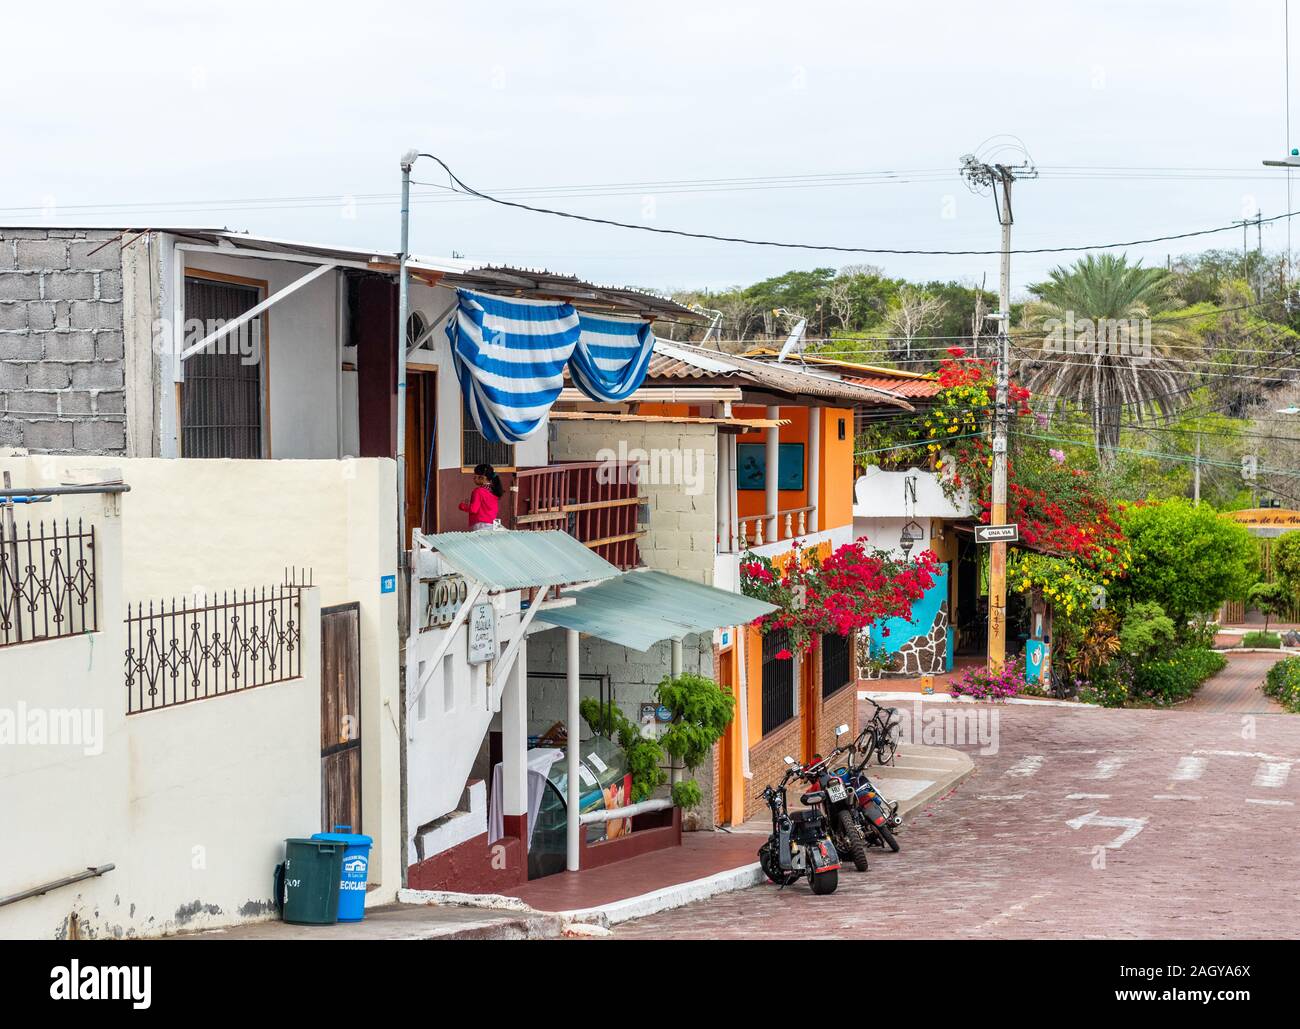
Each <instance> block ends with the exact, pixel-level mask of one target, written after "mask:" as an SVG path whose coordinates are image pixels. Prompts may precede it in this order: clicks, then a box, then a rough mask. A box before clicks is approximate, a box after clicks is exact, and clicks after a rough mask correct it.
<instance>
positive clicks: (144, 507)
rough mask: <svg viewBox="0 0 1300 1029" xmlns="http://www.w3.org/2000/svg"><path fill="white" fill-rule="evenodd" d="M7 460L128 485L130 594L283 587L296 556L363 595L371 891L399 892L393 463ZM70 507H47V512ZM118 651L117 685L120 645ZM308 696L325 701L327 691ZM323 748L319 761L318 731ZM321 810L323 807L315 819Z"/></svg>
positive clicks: (49, 476) (44, 472)
mask: <svg viewBox="0 0 1300 1029" xmlns="http://www.w3.org/2000/svg"><path fill="white" fill-rule="evenodd" d="M5 469H8V470H9V471H10V472H11V474H12V476H13V481H14V484H15V485H18V486H22V485H32V486H39V485H51V484H56V483H60V482H68V481H88V480H93V479H98V478H103V477H106V476H112V477H119V476H120V477H121V478H122V479H123V480H124V481H125V482H126V483H127V484H128V485H130V487H131V491H130V492H129V493H127V494H124V495H123V496H122V499H121V512H122V553H123V560H122V566H121V572H120V577H121V583H122V592H123V596H124V597H125V599H126V600H129V601H132V602H137V601H140V600H146V601H147V600H149V599H158V600H161V599H163V598H168V599H170V598H171V597H174V596H179V595H183V594H194V593H195V591H201V592H202V593H203V594H206V595H208V596H211V595H212V594H213V593H215V592H220V591H221V590H223V589H234V588H242V587H251V586H261V585H274V584H277V583H279V582H280V581H281V580H282V577H283V575H284V570H285V569H286V568H287V567H295V566H296V567H307V568H310V569H311V570H312V575H313V580H314V582H315V584H316V586H317V587H319V592H320V603H321V604H322V605H325V606H328V605H333V604H342V603H349V602H352V601H356V602H358V603H359V605H360V626H361V694H362V698H361V704H362V711H361V735H362V811H363V816H364V825H363V827H362V830H361V831H363V832H366V833H368V834H369V835H371V836H373V837H374V838H375V843H376V847H375V850H374V852H373V853H372V861H371V882H372V883H377V884H379V888H378V889H376V890H373V891H372V892H371V893H370V894H369V895H368V897H367V900H368V901H369V902H371V903H379V902H382V901H384V900H387V899H391V898H392V897H394V896H395V895H396V890H397V889H398V887H399V885H400V881H401V869H402V864H401V847H400V739H399V734H398V732H397V728H396V726H397V718H398V712H399V700H398V653H397V613H398V612H397V594H396V593H395V592H394V593H383V592H381V578H382V577H383V576H385V575H393V574H395V573H396V571H397V545H396V530H395V526H396V518H397V515H396V483H395V465H394V462H392V461H391V460H388V459H365V460H347V461H225V460H220V461H206V460H205V461H175V460H169V459H165V458H156V459H137V460H130V459H126V460H123V459H119V458H97V457H83V456H67V457H8V458H6V457H0V470H5ZM71 503H72V501H70V500H63V501H58V502H56V503H53V504H50V505H43V507H42V513H44V514H45V515H46V516H47V517H48V516H50V515H53V514H57V513H59V512H60V511H61V510H63V509H64V508H65V507H66V506H67V505H69V504H71ZM16 649H23V648H6V650H5V651H4V652H3V653H0V681H2V680H3V679H5V678H6V676H5V674H4V668H5V664H6V663H7V661H8V658H9V655H11V654H12V653H14V651H15V650H16ZM114 660H115V661H116V662H117V664H116V674H117V676H118V681H119V686H118V688H119V689H121V685H120V678H121V660H122V659H121V649H120V648H118V649H117V651H116V654H115V657H114ZM312 693H313V697H314V703H315V704H316V705H317V708H319V690H318V688H316V687H313V688H312ZM133 717H135V716H133ZM316 717H317V718H319V711H317V715H316ZM226 742H227V743H237V742H238V737H237V736H232V737H231V738H229V739H227V741H226ZM315 746H316V748H317V755H318V758H319V736H318V737H317V741H316V744H315ZM317 766H318V768H317V776H318V777H319V760H318V762H317ZM319 817H320V816H319V810H317V813H316V814H315V816H314V817H313V819H312V822H311V823H309V825H314V824H315V822H316V821H318V820H319ZM294 831H299V830H294ZM285 835H288V833H287V832H286V833H285ZM110 860H111V859H110Z"/></svg>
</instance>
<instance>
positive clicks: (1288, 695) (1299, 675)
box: [1264, 657, 1300, 714]
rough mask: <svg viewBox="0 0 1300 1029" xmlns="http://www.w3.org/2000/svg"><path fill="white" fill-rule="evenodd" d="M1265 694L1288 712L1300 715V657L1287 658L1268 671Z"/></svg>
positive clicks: (1265, 679) (1265, 678)
mask: <svg viewBox="0 0 1300 1029" xmlns="http://www.w3.org/2000/svg"><path fill="white" fill-rule="evenodd" d="M1264 692H1265V693H1267V694H1268V695H1269V696H1270V697H1272V698H1273V699H1274V700H1276V701H1277V702H1278V703H1279V704H1281V705H1282V706H1283V707H1284V708H1286V709H1287V710H1288V711H1294V712H1296V713H1297V714H1300V657H1286V658H1283V659H1282V660H1281V661H1279V662H1278V663H1277V664H1275V665H1274V666H1273V667H1272V668H1270V669H1269V670H1268V675H1266V676H1265V677H1264Z"/></svg>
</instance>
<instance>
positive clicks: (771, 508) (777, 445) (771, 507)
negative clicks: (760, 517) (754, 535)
mask: <svg viewBox="0 0 1300 1029" xmlns="http://www.w3.org/2000/svg"><path fill="white" fill-rule="evenodd" d="M767 416H768V418H771V419H777V418H780V417H781V409H780V408H779V407H769V408H768V409H767ZM780 465H781V428H780V426H778V425H773V426H772V427H771V428H770V429H768V430H767V471H766V473H765V474H766V476H767V478H766V479H765V485H766V486H767V490H766V500H767V503H766V505H765V510H764V514H765V516H766V518H765V520H766V521H767V523H768V524H767V528H768V530H769V531H767V532H765V533H763V536H764V537H765V538H766V539H767V540H768V542H769V543H775V542H776V541H777V540H779V539H780V538H781V530H780V529H779V528H778V527H777V524H776V516H777V512H778V511H779V510H780V507H781V496H780V493H779V492H778V481H777V480H778V476H779V473H780Z"/></svg>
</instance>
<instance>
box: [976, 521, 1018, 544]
mask: <svg viewBox="0 0 1300 1029" xmlns="http://www.w3.org/2000/svg"><path fill="white" fill-rule="evenodd" d="M1019 540H1020V525H1019V524H1012V525H977V526H975V542H976V543H1016V542H1018V541H1019Z"/></svg>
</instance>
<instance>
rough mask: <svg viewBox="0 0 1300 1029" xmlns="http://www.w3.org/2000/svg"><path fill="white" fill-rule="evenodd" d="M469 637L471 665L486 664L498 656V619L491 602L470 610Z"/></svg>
mask: <svg viewBox="0 0 1300 1029" xmlns="http://www.w3.org/2000/svg"><path fill="white" fill-rule="evenodd" d="M468 635H469V656H468V657H469V663H470V664H472V665H482V664H486V663H487V662H489V661H491V660H492V659H493V658H495V657H496V656H497V617H496V612H495V611H494V610H493V609H492V604H491V603H490V602H487V601H485V602H484V603H482V604H475V605H474V606H473V607H472V608H471V609H470V612H469V633H468Z"/></svg>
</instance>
